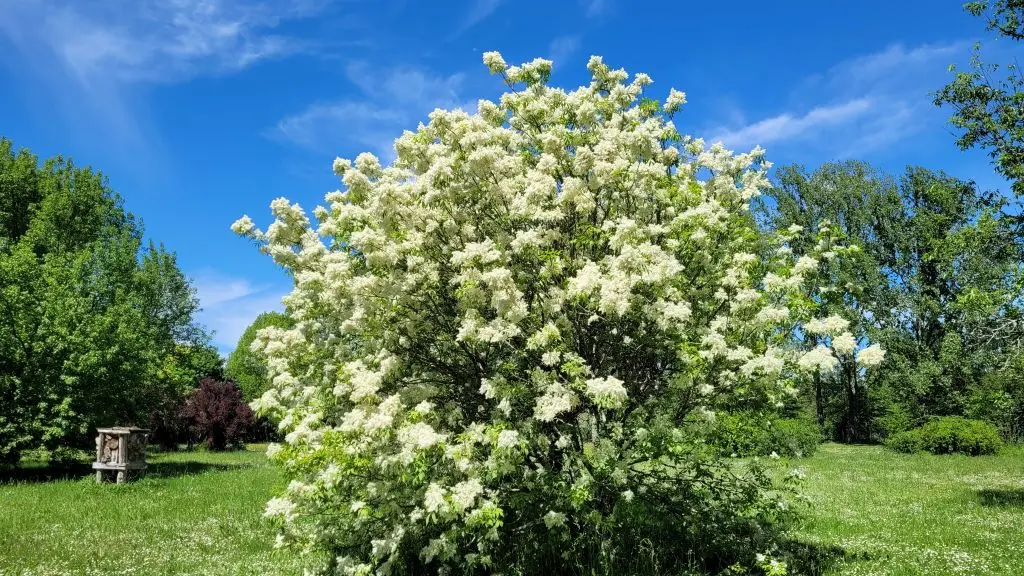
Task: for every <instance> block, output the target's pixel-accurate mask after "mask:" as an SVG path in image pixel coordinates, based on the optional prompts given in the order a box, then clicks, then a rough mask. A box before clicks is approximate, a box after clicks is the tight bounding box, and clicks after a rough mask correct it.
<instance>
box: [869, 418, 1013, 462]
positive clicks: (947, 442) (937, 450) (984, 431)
mask: <svg viewBox="0 0 1024 576" xmlns="http://www.w3.org/2000/svg"><path fill="white" fill-rule="evenodd" d="M885 445H886V446H887V447H889V448H890V449H892V450H895V451H897V452H905V453H913V452H921V451H925V452H931V453H932V454H953V453H960V454H967V455H970V456H978V455H982V454H995V453H996V452H998V451H999V449H1000V448H1001V447H1002V445H1003V441H1002V438H1000V437H999V431H998V430H997V429H996V427H995V426H993V425H992V424H990V423H988V422H983V421H981V420H969V419H967V418H962V417H960V416H944V417H942V418H936V419H934V420H932V421H930V422H928V423H927V424H925V425H923V426H920V427H918V428H915V429H913V430H908V431H906V432H901V433H899V434H896V435H894V436H892V437H890V438H889V439H888V440H887V441H886V443H885Z"/></svg>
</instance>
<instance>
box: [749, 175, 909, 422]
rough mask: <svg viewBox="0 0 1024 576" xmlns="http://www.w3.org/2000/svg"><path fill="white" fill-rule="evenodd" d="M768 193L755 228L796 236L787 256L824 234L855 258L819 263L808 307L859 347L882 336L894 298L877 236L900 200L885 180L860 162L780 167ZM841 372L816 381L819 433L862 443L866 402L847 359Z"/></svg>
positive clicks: (887, 257)
mask: <svg viewBox="0 0 1024 576" xmlns="http://www.w3.org/2000/svg"><path fill="white" fill-rule="evenodd" d="M775 180H776V182H775V184H776V185H775V186H774V187H773V188H772V189H771V190H769V191H768V193H767V194H766V196H765V198H764V201H762V202H759V204H758V212H759V213H760V216H761V218H762V222H763V223H764V224H765V225H766V226H767V227H768V228H769V229H771V230H779V231H782V230H786V229H789V228H790V227H795V228H793V229H794V230H795V233H794V239H793V242H792V247H793V250H794V251H795V252H796V253H797V254H798V255H803V254H806V253H809V252H810V251H812V250H814V249H815V247H816V242H817V240H816V238H817V236H818V234H819V232H820V230H821V229H822V228H823V227H826V228H832V229H835V230H836V231H838V233H839V234H840V235H841V236H842V237H843V238H844V239H845V240H846V241H847V242H850V243H851V244H853V245H856V246H858V247H859V248H860V250H858V251H856V252H853V253H850V254H847V255H846V257H844V258H842V259H840V260H838V261H835V262H822V263H821V264H820V266H819V269H818V280H819V282H818V283H819V285H820V286H822V287H823V289H822V288H819V289H818V290H816V291H815V292H814V300H815V304H816V305H817V307H818V308H819V309H820V310H821V311H822V313H824V314H826V315H828V314H839V315H841V316H842V317H844V318H847V319H849V320H850V321H851V333H852V334H853V335H854V337H855V339H856V340H857V341H858V343H859V342H862V341H864V340H865V339H866V338H868V337H871V336H876V335H877V333H878V331H879V330H880V329H882V328H884V326H885V325H884V321H885V319H886V317H887V316H888V311H889V310H891V309H892V308H893V307H894V306H895V305H896V300H897V294H896V292H894V291H893V290H892V289H891V287H890V283H889V281H888V277H887V272H886V270H887V268H890V267H891V266H892V264H893V256H892V254H891V253H890V251H887V250H886V249H885V248H884V244H883V243H882V242H881V239H880V231H881V234H882V235H883V236H884V235H885V234H886V230H887V229H888V228H889V227H890V223H891V222H892V221H893V217H894V216H898V215H899V214H900V207H901V204H900V200H899V197H898V194H897V190H896V185H895V182H894V181H893V179H892V178H890V177H888V176H886V175H885V174H882V173H881V172H879V171H878V170H876V169H874V168H872V167H871V166H870V165H868V164H866V163H863V162H853V161H851V162H844V163H828V164H825V165H823V166H821V167H820V168H818V169H817V170H815V171H814V172H813V173H808V172H807V171H806V169H805V168H803V167H801V166H795V165H794V166H784V167H780V168H779V170H778V171H777V172H776V175H775ZM794 338H796V339H797V340H801V341H803V343H804V346H805V347H807V348H813V347H815V346H817V345H818V344H819V343H820V337H819V336H818V335H814V334H794ZM840 361H841V363H842V366H841V369H840V370H838V371H836V372H834V373H830V374H827V375H821V374H815V375H814V378H813V384H812V390H811V392H812V401H813V404H814V412H815V415H816V418H817V421H818V424H819V426H821V427H822V429H823V430H824V429H827V430H829V432H830V434H831V435H832V436H833V437H835V438H837V439H842V440H845V441H865V440H867V439H868V436H869V430H868V428H869V427H868V420H869V416H868V401H867V393H868V392H867V385H868V383H867V382H866V381H865V377H866V375H865V374H862V370H859V369H858V368H857V366H856V365H855V360H854V359H853V358H843V359H841V360H840Z"/></svg>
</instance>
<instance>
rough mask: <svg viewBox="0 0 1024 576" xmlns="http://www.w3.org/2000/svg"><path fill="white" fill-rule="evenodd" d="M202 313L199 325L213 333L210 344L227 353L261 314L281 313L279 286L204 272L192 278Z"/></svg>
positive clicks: (281, 290)
mask: <svg viewBox="0 0 1024 576" xmlns="http://www.w3.org/2000/svg"><path fill="white" fill-rule="evenodd" d="M194 282H195V287H196V292H197V293H198V295H199V302H200V304H201V306H202V308H203V309H202V311H201V312H200V313H199V314H198V320H199V322H200V323H202V324H203V325H205V326H206V327H208V328H210V329H212V330H213V331H214V335H213V344H214V346H216V347H217V349H218V350H220V352H221V353H222V354H227V353H230V352H231V351H232V350H234V348H235V345H236V344H238V339H239V338H240V337H241V336H242V332H245V329H246V328H248V327H249V325H250V324H252V321H253V320H255V319H256V317H257V316H259V315H260V314H261V313H263V312H268V311H271V310H278V311H280V310H283V309H284V306H283V305H282V304H281V298H282V297H283V296H284V295H285V293H286V292H285V291H284V289H282V288H281V287H280V286H270V285H259V286H257V285H254V284H252V283H251V282H250V281H249V280H247V279H245V278H238V277H233V276H230V275H226V274H222V273H220V272H217V271H215V270H210V269H204V270H202V271H200V272H199V273H198V274H197V275H196V276H195V277H194Z"/></svg>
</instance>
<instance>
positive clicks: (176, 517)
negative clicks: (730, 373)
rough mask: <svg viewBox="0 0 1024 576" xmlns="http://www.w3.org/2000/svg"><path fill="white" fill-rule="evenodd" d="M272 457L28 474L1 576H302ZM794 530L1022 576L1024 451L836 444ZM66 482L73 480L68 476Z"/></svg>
mask: <svg viewBox="0 0 1024 576" xmlns="http://www.w3.org/2000/svg"><path fill="white" fill-rule="evenodd" d="M263 451H264V447H263V446H258V445H255V446H250V447H249V449H247V450H245V451H239V452H226V453H211V452H180V453H166V454H155V455H152V456H151V457H150V460H151V465H150V471H149V473H148V474H147V475H146V477H145V478H142V479H140V480H138V481H135V482H132V483H129V484H125V485H122V486H117V485H113V484H104V485H97V484H95V482H94V480H93V477H92V475H91V474H90V473H89V471H88V469H87V468H85V467H83V468H73V469H70V470H63V471H56V472H55V471H52V470H47V469H44V468H38V467H32V466H28V467H23V468H22V469H20V470H19V471H18V472H17V473H16V474H13V475H11V474H8V476H6V477H3V482H4V483H3V484H0V575H3V576H57V575H65V574H68V575H70V574H76V575H77V574H82V575H101V574H102V575H122V574H123V575H128V574H139V575H150V574H152V575H158V574H196V575H200V574H202V575H207V574H209V575H217V576H220V575H242V574H246V575H251V574H281V575H288V574H296V575H298V574H301V573H302V569H303V566H302V564H301V562H300V560H299V559H298V558H297V557H296V556H294V555H293V554H291V553H288V552H284V551H281V550H276V549H274V547H273V533H272V529H271V527H270V526H269V525H268V523H267V522H266V521H265V520H264V519H263V518H262V516H261V513H262V510H263V505H264V503H265V502H266V500H267V499H268V498H270V497H271V495H272V494H273V493H274V492H275V490H279V489H280V488H281V487H282V486H283V484H284V480H283V479H282V477H281V474H280V472H279V471H278V470H277V469H275V468H274V467H273V466H271V465H270V464H268V463H267V462H266V460H265V458H264V456H263ZM785 464H786V465H787V466H788V465H795V466H800V467H803V468H804V470H805V471H806V472H807V478H806V480H805V486H804V489H805V494H806V496H807V498H808V499H809V500H810V504H811V506H810V507H809V509H808V510H807V511H806V512H805V516H804V519H803V520H802V521H801V522H800V523H799V525H798V526H797V527H796V528H795V531H794V537H795V539H796V540H798V541H799V542H802V543H805V544H808V545H811V546H812V547H813V548H815V549H817V550H818V551H819V552H818V553H819V555H820V557H821V558H822V564H821V566H822V571H821V573H823V574H827V575H835V576H855V575H856V576H863V575H869V574H877V575H882V574H887V575H898V576H911V575H924V574H929V575H935V574H990V575H1007V576H1009V575H1016V574H1020V573H1021V569H1022V565H1024V560H1022V558H1024V530H1021V529H1020V527H1021V526H1024V451H1022V450H1021V449H1019V448H1008V449H1006V450H1005V451H1004V452H1003V453H1002V454H1000V455H998V456H982V457H966V456H932V455H926V454H919V455H913V456H906V455H901V454H894V453H891V452H888V451H886V450H884V449H882V448H879V447H876V446H851V445H841V444H825V445H823V446H822V447H821V448H820V449H819V450H818V452H817V453H816V454H815V455H814V456H813V457H811V458H805V459H801V460H795V461H790V462H786V463H785ZM62 476H70V477H69V478H62Z"/></svg>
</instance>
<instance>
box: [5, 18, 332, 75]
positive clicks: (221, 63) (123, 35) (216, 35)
mask: <svg viewBox="0 0 1024 576" xmlns="http://www.w3.org/2000/svg"><path fill="white" fill-rule="evenodd" d="M321 8H322V3H320V2H311V1H309V0H306V1H303V2H289V3H280V4H274V3H262V2H261V3H257V2H252V1H240V0H172V1H158V0H134V1H132V0H113V1H106V2H56V1H52V0H23V1H20V2H5V3H4V5H3V6H0V33H2V34H3V35H4V36H6V37H7V38H8V39H10V40H11V41H12V43H13V44H14V45H16V46H18V47H19V48H21V49H22V51H23V52H25V53H36V54H38V53H39V52H40V51H42V52H44V53H45V54H47V55H49V56H50V57H52V58H53V59H55V60H56V61H57V62H58V63H59V64H60V65H62V66H63V67H64V68H65V69H66V70H67V71H68V72H69V73H70V74H71V75H72V76H74V77H75V78H76V79H77V80H79V81H80V82H82V83H90V82H94V81H96V82H109V81H111V80H113V81H117V82H124V83H134V82H175V81H181V80H186V79H189V78H191V77H194V76H196V75H200V74H216V73H223V72H232V71H237V70H240V69H243V68H246V67H248V66H251V65H253V64H255V63H257V62H260V61H262V60H266V59H270V58H277V57H281V56H285V55H287V54H291V53H294V52H296V51H299V50H301V49H302V46H303V44H302V41H301V40H299V39H297V38H293V37H289V36H286V35H283V34H280V33H278V32H277V29H278V27H279V26H281V25H282V24H283V23H285V22H287V21H290V20H300V19H303V18H307V17H309V16H311V15H313V14H315V13H316V12H317V11H318V10H319V9H321Z"/></svg>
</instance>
